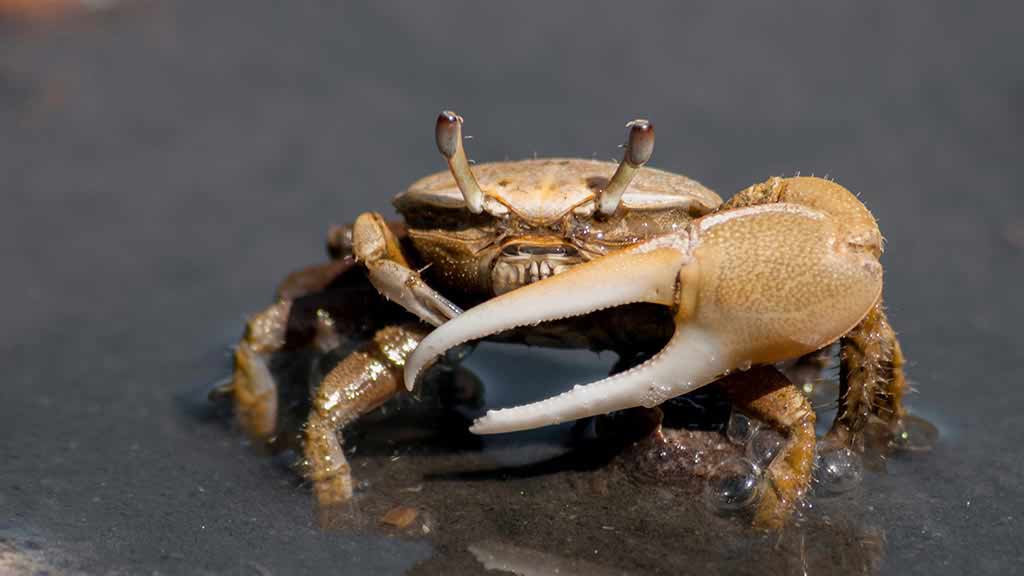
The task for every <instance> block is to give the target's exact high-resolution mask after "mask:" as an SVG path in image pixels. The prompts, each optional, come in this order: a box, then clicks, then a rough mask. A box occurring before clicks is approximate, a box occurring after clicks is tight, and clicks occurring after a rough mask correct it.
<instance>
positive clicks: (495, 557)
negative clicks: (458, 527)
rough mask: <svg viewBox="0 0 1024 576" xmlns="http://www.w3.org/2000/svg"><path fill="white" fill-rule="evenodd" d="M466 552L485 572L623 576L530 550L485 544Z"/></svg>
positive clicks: (526, 575)
mask: <svg viewBox="0 0 1024 576" xmlns="http://www.w3.org/2000/svg"><path fill="white" fill-rule="evenodd" d="M469 551H470V553H472V554H473V556H474V557H475V558H476V559H477V561H478V562H480V563H481V564H483V566H484V568H486V569H487V570H498V571H501V572H511V573H512V574H516V575H517V576H548V575H550V574H558V575H559V576H613V575H614V576H626V575H628V574H630V573H629V572H626V571H624V570H617V569H613V568H608V567H606V566H601V565H600V564H594V563H593V562H587V561H584V560H577V559H569V558H563V557H561V556H555V555H554V554H545V553H544V552H538V551H536V550H530V549H529V548H521V547H519V546H514V545H512V544H506V543H503V542H497V541H494V540H486V541H483V542H477V543H475V544H470V545H469Z"/></svg>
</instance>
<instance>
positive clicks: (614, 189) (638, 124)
mask: <svg viewBox="0 0 1024 576" xmlns="http://www.w3.org/2000/svg"><path fill="white" fill-rule="evenodd" d="M626 128H629V139H628V140H627V141H626V153H625V155H624V156H623V157H622V162H620V163H619V167H618V168H616V169H615V174H614V175H612V179H611V180H610V181H609V182H608V186H607V187H606V188H605V189H604V190H602V191H601V193H600V194H599V195H598V200H597V208H598V211H599V212H600V213H601V214H603V215H605V216H611V215H612V214H614V213H615V211H616V210H618V208H619V203H620V202H622V194H623V193H624V192H625V191H626V188H628V187H629V183H630V182H632V181H633V177H634V176H636V173H637V171H638V170H639V169H640V167H641V166H643V165H644V164H646V163H647V161H648V160H650V159H651V154H652V153H653V152H654V124H651V123H650V122H648V121H647V120H642V119H637V120H633V121H632V122H630V123H628V124H626Z"/></svg>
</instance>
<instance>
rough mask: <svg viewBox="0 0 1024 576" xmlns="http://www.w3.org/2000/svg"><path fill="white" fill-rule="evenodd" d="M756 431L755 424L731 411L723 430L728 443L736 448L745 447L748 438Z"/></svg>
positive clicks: (739, 413) (744, 415)
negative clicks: (736, 446)
mask: <svg viewBox="0 0 1024 576" xmlns="http://www.w3.org/2000/svg"><path fill="white" fill-rule="evenodd" d="M755 431H757V423H756V422H754V421H753V420H751V419H750V418H748V417H747V415H746V414H743V413H742V412H737V411H736V410H733V411H732V414H731V415H730V416H729V424H728V426H727V427H726V429H725V435H726V437H728V438H729V441H730V442H732V443H733V444H736V445H738V446H745V445H746V444H747V443H748V442H750V438H751V437H752V436H753V435H754V432H755Z"/></svg>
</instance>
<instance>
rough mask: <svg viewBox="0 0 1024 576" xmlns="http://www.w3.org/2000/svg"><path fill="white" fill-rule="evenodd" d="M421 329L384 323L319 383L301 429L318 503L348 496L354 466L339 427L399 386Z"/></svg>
mask: <svg viewBox="0 0 1024 576" xmlns="http://www.w3.org/2000/svg"><path fill="white" fill-rule="evenodd" d="M425 334H426V332H425V330H424V329H423V328H422V327H419V326H389V327H387V328H383V329H381V330H379V331H377V333H376V334H375V335H374V337H373V340H371V341H370V342H367V343H366V344H364V345H363V346H361V347H360V348H359V349H357V350H356V351H354V352H352V353H351V354H349V355H348V356H347V357H346V358H345V359H344V360H342V361H341V363H340V364H338V365H337V366H336V367H335V368H334V369H333V370H331V372H330V373H329V374H327V376H326V377H325V378H324V381H323V382H322V383H321V384H320V387H319V389H318V390H317V391H316V395H315V396H314V398H313V405H312V407H311V409H310V413H309V420H308V421H307V423H306V430H305V457H306V465H307V466H308V474H309V478H310V479H311V480H312V481H313V492H314V493H315V494H316V498H317V502H318V503H319V504H320V505H322V506H328V505H333V504H340V503H343V502H346V501H347V500H349V499H350V498H351V497H352V471H351V468H350V467H349V464H348V460H346V459H345V453H344V451H343V449H342V437H341V430H342V429H344V428H345V427H346V426H347V425H349V424H350V423H352V422H353V421H354V420H356V419H357V418H359V417H360V416H362V415H363V414H366V413H367V412H369V411H371V410H373V409H374V408H377V407H378V406H380V405H381V404H383V403H384V402H386V401H387V400H389V399H391V398H392V397H394V396H395V395H396V394H398V392H399V391H400V390H402V389H403V386H402V369H403V367H404V366H405V360H406V358H407V357H408V356H409V354H410V353H412V351H413V350H414V349H415V348H416V346H417V345H418V344H419V342H420V340H422V339H423V337H424V336H425Z"/></svg>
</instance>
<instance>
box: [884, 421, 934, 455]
mask: <svg viewBox="0 0 1024 576" xmlns="http://www.w3.org/2000/svg"><path fill="white" fill-rule="evenodd" d="M938 438H939V430H938V428H936V427H935V425H934V424H932V423H931V422H929V421H927V420H925V419H924V418H919V417H917V416H911V415H907V416H904V417H903V419H901V420H900V422H899V423H898V424H896V425H895V426H894V427H893V438H892V445H893V448H896V449H897V450H904V451H907V452H927V451H929V450H931V449H932V448H934V447H935V443H936V441H938Z"/></svg>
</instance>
